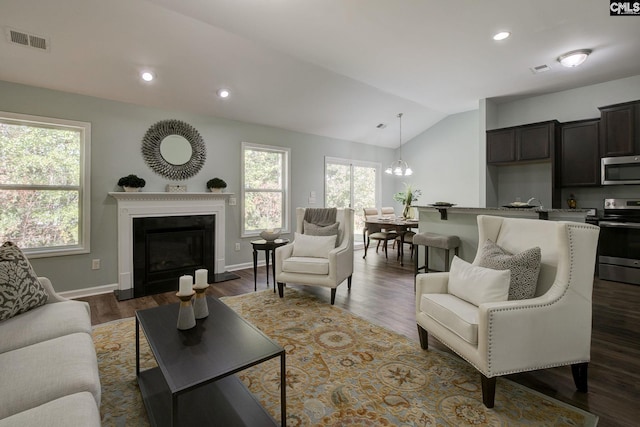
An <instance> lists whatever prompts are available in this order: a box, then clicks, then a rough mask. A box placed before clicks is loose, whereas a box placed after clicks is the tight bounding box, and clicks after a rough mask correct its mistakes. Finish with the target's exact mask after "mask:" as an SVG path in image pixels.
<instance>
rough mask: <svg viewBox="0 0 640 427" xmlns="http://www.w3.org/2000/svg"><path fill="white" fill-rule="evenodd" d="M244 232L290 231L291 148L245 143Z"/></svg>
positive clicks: (243, 155) (243, 175) (243, 176)
mask: <svg viewBox="0 0 640 427" xmlns="http://www.w3.org/2000/svg"><path fill="white" fill-rule="evenodd" d="M241 198H242V212H243V215H242V218H244V220H243V221H242V235H243V236H253V235H257V234H259V233H260V232H261V231H262V230H266V229H275V228H279V229H281V230H282V231H283V232H284V231H288V230H289V218H288V216H289V214H288V212H289V149H288V148H282V147H273V146H268V145H257V144H250V143H247V142H243V143H242V195H241Z"/></svg>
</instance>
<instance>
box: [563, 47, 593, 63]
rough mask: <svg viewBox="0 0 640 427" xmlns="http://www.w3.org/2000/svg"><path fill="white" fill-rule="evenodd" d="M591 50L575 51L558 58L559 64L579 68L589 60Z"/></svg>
mask: <svg viewBox="0 0 640 427" xmlns="http://www.w3.org/2000/svg"><path fill="white" fill-rule="evenodd" d="M590 53H591V49H580V50H573V51H571V52H568V53H565V54H564V55H560V56H559V57H558V62H559V63H561V64H562V65H564V66H565V67H577V66H578V65H580V64H582V63H583V62H584V61H586V60H587V56H589V54H590Z"/></svg>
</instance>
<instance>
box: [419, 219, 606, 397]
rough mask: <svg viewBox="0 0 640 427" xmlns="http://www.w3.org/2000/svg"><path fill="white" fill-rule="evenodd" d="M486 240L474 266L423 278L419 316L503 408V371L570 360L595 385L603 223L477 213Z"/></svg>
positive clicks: (423, 333)
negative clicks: (594, 326)
mask: <svg viewBox="0 0 640 427" xmlns="http://www.w3.org/2000/svg"><path fill="white" fill-rule="evenodd" d="M478 230H479V245H478V246H479V247H478V252H477V254H476V257H475V260H474V261H473V263H472V264H469V263H467V262H465V261H463V260H461V259H459V258H457V257H455V258H454V262H453V264H452V266H451V271H450V272H446V273H425V274H418V275H417V276H416V321H417V324H418V332H419V335H420V344H421V346H422V348H423V349H426V348H428V334H431V335H433V336H434V337H435V338H437V339H438V340H439V341H440V342H442V343H443V344H445V345H446V346H447V347H449V348H450V349H451V350H453V351H454V352H456V353H457V354H458V355H460V356H461V357H462V358H463V359H465V360H466V361H467V362H469V363H470V364H472V365H473V366H474V367H475V368H476V369H477V370H478V371H480V374H481V382H482V395H483V402H484V404H485V406H486V407H488V408H492V407H493V406H494V398H495V386H496V378H497V377H498V376H501V375H507V374H513V373H517V372H526V371H533V370H537V369H545V368H551V367H556V366H564V365H571V367H572V373H573V378H574V382H575V384H576V387H577V389H578V390H579V391H582V392H586V391H587V365H588V362H589V360H590V357H591V356H590V352H591V312H592V307H591V305H592V304H591V295H592V290H593V281H594V275H593V273H594V268H595V261H596V247H597V242H598V234H599V228H598V227H596V226H593V225H589V224H584V223H576V222H564V221H545V220H537V219H522V218H503V217H495V216H485V215H479V216H478Z"/></svg>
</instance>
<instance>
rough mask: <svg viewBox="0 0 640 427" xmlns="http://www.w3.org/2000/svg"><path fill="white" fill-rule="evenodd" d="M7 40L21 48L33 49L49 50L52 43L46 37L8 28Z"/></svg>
mask: <svg viewBox="0 0 640 427" xmlns="http://www.w3.org/2000/svg"><path fill="white" fill-rule="evenodd" d="M6 33H7V39H8V40H9V42H11V43H13V44H17V45H20V46H26V47H32V48H34V49H40V50H49V47H50V43H49V39H48V38H46V37H42V36H38V35H36V34H31V33H28V32H26V31H21V30H16V29H14V28H7V29H6Z"/></svg>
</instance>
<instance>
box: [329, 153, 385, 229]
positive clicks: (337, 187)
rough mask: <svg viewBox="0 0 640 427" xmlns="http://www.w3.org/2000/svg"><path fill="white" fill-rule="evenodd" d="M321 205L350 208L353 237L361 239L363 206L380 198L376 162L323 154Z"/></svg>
mask: <svg viewBox="0 0 640 427" xmlns="http://www.w3.org/2000/svg"><path fill="white" fill-rule="evenodd" d="M324 169H325V171H324V179H325V184H324V188H325V191H324V194H325V202H324V204H325V206H327V207H336V208H348V207H350V208H353V209H354V214H355V215H354V227H353V231H354V233H355V237H356V241H359V240H361V239H362V228H363V227H364V215H363V208H375V207H378V205H379V203H378V200H379V198H380V196H379V194H380V182H381V178H380V170H381V165H380V164H379V163H372V162H364V161H358V160H351V159H340V158H335V157H326V158H325V165H324Z"/></svg>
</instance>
